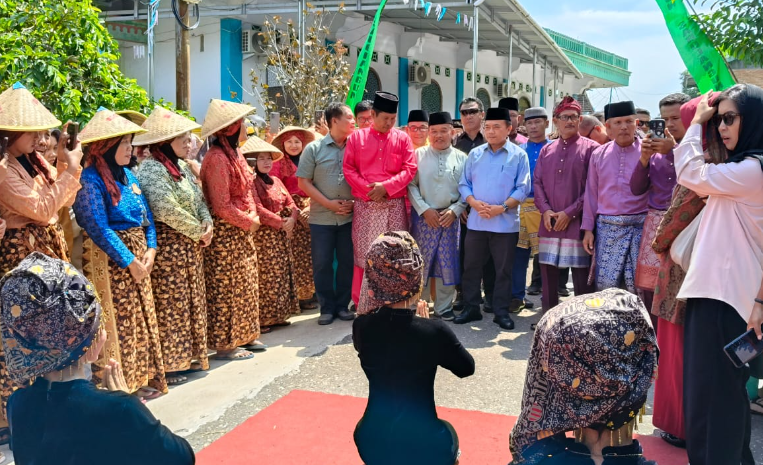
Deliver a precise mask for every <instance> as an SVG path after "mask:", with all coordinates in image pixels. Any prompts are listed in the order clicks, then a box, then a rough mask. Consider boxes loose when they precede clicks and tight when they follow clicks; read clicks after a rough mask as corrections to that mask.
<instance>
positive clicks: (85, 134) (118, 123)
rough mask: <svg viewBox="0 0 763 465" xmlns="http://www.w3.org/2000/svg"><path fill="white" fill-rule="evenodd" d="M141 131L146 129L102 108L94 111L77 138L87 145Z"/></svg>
mask: <svg viewBox="0 0 763 465" xmlns="http://www.w3.org/2000/svg"><path fill="white" fill-rule="evenodd" d="M143 132H146V130H145V129H143V128H142V127H140V126H138V125H137V124H135V123H133V122H132V121H130V120H129V119H127V118H124V117H122V116H119V115H117V114H116V113H114V112H113V111H111V110H106V109H102V110H100V111H98V112H96V114H95V116H93V118H92V119H91V120H90V121H89V122H88V123H87V124H86V125H85V127H84V129H82V131H81V132H80V135H79V140H80V143H81V144H82V145H87V144H92V143H93V142H98V141H101V140H106V139H112V138H114V137H122V136H126V135H128V134H140V133H143Z"/></svg>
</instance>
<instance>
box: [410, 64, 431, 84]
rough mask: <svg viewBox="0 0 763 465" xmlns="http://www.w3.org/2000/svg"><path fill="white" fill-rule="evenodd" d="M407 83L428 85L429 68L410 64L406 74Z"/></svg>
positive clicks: (429, 81) (429, 80) (429, 78)
mask: <svg viewBox="0 0 763 465" xmlns="http://www.w3.org/2000/svg"><path fill="white" fill-rule="evenodd" d="M408 83H409V84H416V85H419V86H428V85H429V84H431V83H432V76H431V74H430V71H429V68H428V67H426V66H424V65H411V67H410V70H409V74H408Z"/></svg>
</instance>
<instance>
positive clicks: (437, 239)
mask: <svg viewBox="0 0 763 465" xmlns="http://www.w3.org/2000/svg"><path fill="white" fill-rule="evenodd" d="M411 235H412V236H413V238H414V239H416V243H418V245H419V250H420V251H421V256H422V258H423V259H424V278H441V279H442V284H443V285H444V286H455V285H456V284H460V283H461V270H460V261H459V237H460V235H461V226H460V223H459V221H458V219H456V220H455V221H454V222H453V224H452V225H450V227H448V228H433V227H431V226H429V225H428V224H427V222H426V221H425V220H424V217H423V216H419V215H418V213H416V211H415V210H414V211H411Z"/></svg>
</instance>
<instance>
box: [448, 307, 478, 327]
mask: <svg viewBox="0 0 763 465" xmlns="http://www.w3.org/2000/svg"><path fill="white" fill-rule="evenodd" d="M481 319H482V312H480V308H479V307H471V308H467V309H466V310H464V311H463V312H461V314H460V315H458V316H457V317H455V318H454V319H453V323H455V324H457V325H462V324H465V323H469V322H470V321H478V320H481Z"/></svg>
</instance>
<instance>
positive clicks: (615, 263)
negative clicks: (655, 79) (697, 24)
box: [582, 102, 647, 293]
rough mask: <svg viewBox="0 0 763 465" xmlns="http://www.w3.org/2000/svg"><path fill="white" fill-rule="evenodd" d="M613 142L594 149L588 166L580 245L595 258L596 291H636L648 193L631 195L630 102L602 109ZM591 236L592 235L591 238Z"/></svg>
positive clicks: (635, 141)
mask: <svg viewBox="0 0 763 465" xmlns="http://www.w3.org/2000/svg"><path fill="white" fill-rule="evenodd" d="M604 113H605V114H606V115H607V131H608V132H609V134H610V135H611V137H612V138H613V139H614V140H612V141H611V142H608V143H607V144H604V145H602V146H601V147H599V148H598V149H596V150H595V151H594V152H593V154H592V155H591V162H590V164H589V166H588V180H587V182H586V192H585V202H584V203H583V224H582V229H583V230H584V231H585V235H584V236H583V246H584V247H585V249H586V251H587V252H588V253H589V254H591V255H594V263H595V264H594V267H595V282H596V290H597V291H600V290H604V289H608V288H611V287H624V288H625V289H627V290H628V291H630V292H633V293H635V292H636V286H635V274H636V262H637V260H638V252H639V246H640V244H641V231H642V228H643V227H644V220H645V219H646V211H647V195H646V193H644V194H641V195H635V194H633V193H632V192H631V188H630V178H631V175H632V174H633V170H634V169H635V168H636V165H637V164H638V163H639V159H640V158H641V139H639V138H637V137H636V123H637V119H636V108H635V107H634V105H633V102H618V103H611V104H609V105H607V106H606V107H604ZM594 232H595V234H594Z"/></svg>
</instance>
